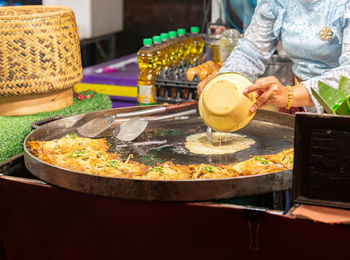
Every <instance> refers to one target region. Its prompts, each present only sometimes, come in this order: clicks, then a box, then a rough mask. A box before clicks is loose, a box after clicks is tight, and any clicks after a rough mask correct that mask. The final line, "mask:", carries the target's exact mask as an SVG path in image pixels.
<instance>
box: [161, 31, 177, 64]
mask: <svg viewBox="0 0 350 260" xmlns="http://www.w3.org/2000/svg"><path fill="white" fill-rule="evenodd" d="M160 38H161V40H162V45H163V46H164V48H165V53H166V68H171V67H172V66H173V65H174V57H173V56H172V53H173V46H172V44H171V42H170V41H169V35H168V34H167V33H161V34H160Z"/></svg>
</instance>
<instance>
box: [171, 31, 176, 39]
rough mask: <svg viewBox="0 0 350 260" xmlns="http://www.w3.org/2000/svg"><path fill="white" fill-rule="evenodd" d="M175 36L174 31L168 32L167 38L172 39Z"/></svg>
mask: <svg viewBox="0 0 350 260" xmlns="http://www.w3.org/2000/svg"><path fill="white" fill-rule="evenodd" d="M176 36H177V33H176V32H175V31H169V38H172V37H173V38H174V37H176Z"/></svg>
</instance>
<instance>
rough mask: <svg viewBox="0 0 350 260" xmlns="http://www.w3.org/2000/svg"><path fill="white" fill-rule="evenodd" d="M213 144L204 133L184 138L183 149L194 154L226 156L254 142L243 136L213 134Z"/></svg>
mask: <svg viewBox="0 0 350 260" xmlns="http://www.w3.org/2000/svg"><path fill="white" fill-rule="evenodd" d="M212 136H213V143H211V142H210V141H209V140H208V138H207V135H206V133H200V134H194V135H190V136H188V137H187V138H186V142H185V147H186V148H187V149H188V150H189V151H190V152H191V153H195V154H208V155H209V154H226V153H236V152H238V151H241V150H244V149H247V148H249V147H250V146H252V145H253V144H255V141H254V140H253V139H251V138H248V137H246V136H245V135H239V134H232V133H222V132H213V133H212Z"/></svg>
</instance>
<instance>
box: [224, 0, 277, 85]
mask: <svg viewBox="0 0 350 260" xmlns="http://www.w3.org/2000/svg"><path fill="white" fill-rule="evenodd" d="M275 5H276V4H275V0H262V1H259V4H258V6H257V7H256V9H255V12H254V15H253V17H252V21H251V23H250V25H249V26H248V28H247V30H246V32H245V34H244V37H243V38H242V39H240V40H239V41H238V44H237V46H236V48H234V50H233V51H232V52H231V54H230V56H229V57H228V58H227V60H226V61H225V62H224V64H223V66H222V68H221V69H220V72H219V73H224V72H237V73H241V74H243V75H244V76H246V77H248V78H249V79H250V80H251V81H253V82H255V80H256V79H257V77H258V75H259V74H262V73H263V72H264V71H265V67H266V65H267V63H268V61H269V59H270V57H271V55H272V54H273V52H274V51H275V49H276V45H277V37H276V35H275V33H274V25H275V21H276V15H277V14H276V13H277V12H278V11H277V7H276V6H275Z"/></svg>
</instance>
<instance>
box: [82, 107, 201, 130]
mask: <svg viewBox="0 0 350 260" xmlns="http://www.w3.org/2000/svg"><path fill="white" fill-rule="evenodd" d="M195 107H197V101H192V102H186V103H182V104H175V105H168V106H159V107H155V108H150V109H144V110H140V111H133V112H126V113H119V114H116V115H113V116H104V117H98V118H95V119H93V120H91V121H89V122H87V123H86V124H84V125H82V126H80V127H78V129H77V130H78V133H79V134H81V135H82V136H86V137H96V136H97V135H99V134H100V133H102V132H103V131H105V130H106V129H108V128H109V127H110V126H111V125H112V124H113V122H114V119H116V118H126V117H134V116H142V115H152V114H159V113H164V112H172V111H183V110H188V109H191V108H195Z"/></svg>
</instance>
